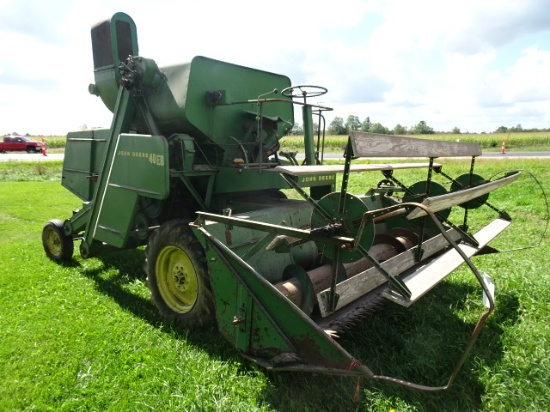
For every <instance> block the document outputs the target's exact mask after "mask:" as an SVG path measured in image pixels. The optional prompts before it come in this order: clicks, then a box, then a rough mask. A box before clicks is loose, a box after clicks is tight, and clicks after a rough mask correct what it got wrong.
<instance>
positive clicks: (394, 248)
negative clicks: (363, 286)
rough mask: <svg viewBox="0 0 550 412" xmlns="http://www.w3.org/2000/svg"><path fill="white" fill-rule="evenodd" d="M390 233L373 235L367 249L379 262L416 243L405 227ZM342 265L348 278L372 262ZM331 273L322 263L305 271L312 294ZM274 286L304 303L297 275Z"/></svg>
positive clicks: (327, 282)
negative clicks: (372, 240)
mask: <svg viewBox="0 0 550 412" xmlns="http://www.w3.org/2000/svg"><path fill="white" fill-rule="evenodd" d="M391 233H392V234H393V236H391V235H382V236H377V237H375V239H374V244H373V245H372V246H371V248H370V249H369V254H370V255H371V256H372V257H373V258H374V259H376V260H377V261H379V262H383V261H385V260H388V259H390V258H392V257H394V256H396V255H398V254H399V253H401V252H403V251H405V250H407V249H410V248H412V247H414V246H415V245H416V244H417V239H416V237H415V235H414V233H413V232H411V231H409V230H407V229H402V228H396V229H394V230H393V231H392V232H391ZM343 266H344V270H345V276H346V278H348V279H349V278H350V277H352V276H355V275H357V274H359V273H361V272H363V271H365V270H367V269H369V268H371V267H372V266H373V264H372V263H371V262H370V261H369V260H367V259H365V258H361V259H359V260H357V261H355V262H351V263H345V264H344V265H343ZM333 273H334V269H333V267H332V265H331V264H327V265H323V266H320V267H318V268H315V269H312V270H310V271H308V272H307V276H308V277H309V279H310V280H311V284H312V285H313V293H314V294H317V293H319V292H321V291H323V290H325V289H327V288H329V287H330V284H331V279H332V275H333ZM275 288H276V289H277V290H279V292H281V293H282V294H283V295H284V296H286V297H287V298H288V299H289V300H290V301H291V302H293V303H294V304H295V305H296V306H298V307H302V306H303V305H304V302H305V300H306V296H305V295H304V291H303V287H302V282H301V281H300V280H299V279H298V278H297V277H293V278H291V279H288V280H285V281H283V282H279V283H277V284H276V285H275Z"/></svg>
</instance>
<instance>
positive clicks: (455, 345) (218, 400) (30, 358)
mask: <svg viewBox="0 0 550 412" xmlns="http://www.w3.org/2000/svg"><path fill="white" fill-rule="evenodd" d="M477 166H478V167H477V171H478V173H480V174H482V175H483V176H485V177H490V176H492V175H494V174H496V173H498V172H500V171H501V170H502V169H504V168H507V169H525V170H530V171H531V172H533V173H534V175H535V176H536V177H537V178H538V179H539V181H541V182H543V184H544V190H545V191H546V193H550V186H549V185H548V182H549V181H550V168H549V167H548V161H546V160H517V161H516V160H506V162H505V163H503V162H502V161H499V162H497V161H490V160H483V159H480V160H478V162H477ZM464 169H466V170H467V164H466V163H465V162H463V161H455V162H450V164H449V165H448V166H445V167H444V171H447V172H448V173H449V174H451V175H453V176H454V175H456V174H458V173H461V172H460V171H459V170H464ZM60 172H61V164H60V163H56V162H52V163H49V162H48V163H47V164H46V163H45V164H41V165H38V164H27V163H17V164H16V163H11V164H10V163H4V164H2V163H0V256H1V257H2V264H1V266H0V291H1V294H0V333H1V339H0V400H1V402H0V411H79V410H86V411H106V410H109V411H129V410H132V411H151V410H153V411H275V410H278V411H354V410H367V411H390V410H392V409H393V410H395V411H474V410H475V411H546V410H550V373H549V372H548V371H550V305H549V302H550V253H549V251H550V250H549V248H548V243H547V242H546V243H543V244H542V245H541V246H540V247H538V248H534V249H527V250H522V251H513V252H507V253H503V254H496V255H485V256H479V257H476V258H475V260H474V261H475V263H476V265H477V266H478V268H479V269H480V270H484V271H486V272H487V273H489V274H490V275H491V276H492V277H493V279H494V280H495V283H496V287H497V295H496V311H495V313H494V314H492V315H491V317H490V318H489V319H488V321H487V323H486V326H485V328H484V329H483V331H482V332H481V336H480V338H479V340H478V342H477V343H476V345H475V346H474V348H473V350H472V352H471V354H470V356H469V357H468V359H467V361H466V363H465V364H464V366H463V368H462V370H461V372H460V374H459V375H458V378H457V380H456V381H455V383H454V385H453V386H452V387H451V388H450V389H449V390H448V391H446V392H441V393H423V392H418V391H414V390H409V389H404V388H400V387H397V386H394V385H391V384H385V383H376V382H369V381H367V380H365V379H363V380H361V398H360V400H359V402H358V403H354V401H353V394H354V392H355V385H356V382H355V379H349V378H339V377H330V376H323V375H313V374H299V373H269V372H266V371H265V370H263V369H261V368H258V367H256V366H255V365H253V364H251V363H250V362H248V361H247V360H245V359H244V358H242V357H241V356H240V355H239V354H238V353H237V352H236V351H235V350H234V349H233V348H232V347H231V346H230V345H229V344H228V343H226V342H225V341H224V340H223V339H222V338H221V337H220V336H219V335H218V334H217V331H216V330H215V329H214V328H212V329H209V330H202V331H188V330H179V331H178V330H175V329H174V328H173V325H171V324H170V323H167V322H166V321H164V320H163V319H162V318H160V317H159V315H158V313H157V310H156V308H155V307H154V306H153V305H152V303H151V302H150V300H149V291H148V290H147V288H146V285H145V274H144V272H143V269H142V263H143V253H142V251H141V250H134V251H123V252H118V253H114V254H111V255H107V256H104V257H102V258H92V259H88V260H83V259H81V258H80V257H79V256H75V259H74V260H73V262H72V263H71V264H69V265H66V266H60V265H57V264H55V263H53V262H51V261H50V260H48V259H47V258H46V257H45V255H44V252H43V250H42V246H41V241H40V233H41V230H42V226H43V225H44V223H45V222H46V221H48V220H49V219H53V218H59V219H64V218H67V217H68V216H70V213H71V211H72V210H73V209H76V208H79V207H80V203H79V201H78V199H77V198H76V197H74V196H73V195H72V194H70V193H69V192H68V191H67V190H65V189H63V188H62V187H61V185H60V183H59V177H60ZM357 176H358V175H357ZM422 178H423V177H422V175H421V174H420V172H414V173H413V172H411V173H407V174H406V175H405V176H404V177H403V180H405V181H406V182H409V183H410V182H414V181H416V180H419V179H422ZM377 179H378V177H377ZM375 183H376V180H375V179H372V178H371V177H370V176H369V177H365V180H362V178H356V177H355V176H353V178H352V180H351V181H350V189H351V191H352V192H355V193H357V192H360V191H362V192H364V191H365V188H368V187H370V186H371V185H373V184H375ZM491 202H492V203H494V204H495V205H497V206H498V207H501V208H503V209H505V210H506V211H508V212H509V213H510V214H511V215H512V217H513V219H514V223H513V224H512V226H511V227H510V228H509V229H508V230H507V231H506V232H505V233H504V234H503V235H502V236H501V237H499V238H498V239H497V240H496V242H495V245H496V246H497V247H499V248H500V249H502V250H507V249H511V248H515V247H518V246H529V245H532V244H535V243H538V241H539V239H540V236H541V234H542V233H543V231H544V229H545V219H546V218H547V215H546V209H545V206H544V200H543V198H542V196H541V192H540V189H539V187H538V186H537V185H536V184H535V182H534V180H533V179H531V178H530V177H529V175H528V174H527V173H526V174H524V175H523V176H522V177H521V178H520V180H519V181H518V182H516V183H515V184H513V185H511V186H509V187H506V188H504V189H503V190H501V191H499V192H498V193H495V196H494V197H492V198H491ZM472 214H473V213H472ZM486 219H488V216H487V215H486V214H482V216H481V217H480V218H479V219H477V220H479V221H478V222H477V223H482V221H484V220H486ZM471 221H472V223H476V218H474V217H473V216H472V217H471ZM482 311H483V308H482V306H481V292H480V288H479V285H476V282H475V281H474V280H473V276H472V275H471V273H470V272H469V271H468V270H467V269H466V268H461V269H459V270H458V271H457V272H455V273H454V274H452V275H451V276H450V277H449V278H448V280H446V281H445V282H443V283H442V284H440V285H439V286H438V287H436V288H435V289H434V290H433V292H432V293H430V294H429V295H428V296H426V297H425V298H424V299H422V300H421V301H420V302H418V303H417V304H415V305H413V307H411V308H410V309H404V308H401V307H399V306H396V305H394V304H392V303H387V304H384V305H383V306H382V307H381V308H380V310H379V311H377V312H375V313H374V314H373V315H372V316H370V317H368V318H366V319H365V320H363V321H362V322H361V323H359V324H357V325H356V326H355V328H354V329H353V330H352V331H351V332H350V333H348V334H346V335H344V336H343V337H342V338H341V339H340V342H341V344H342V346H344V347H345V348H346V349H348V350H349V351H350V352H351V353H353V354H354V356H356V357H357V358H359V359H361V361H362V362H363V363H365V364H367V365H369V366H370V367H371V368H372V369H373V370H374V371H375V372H378V373H383V374H386V375H391V376H397V377H401V378H404V379H407V380H412V381H415V382H418V383H423V384H434V385H441V384H444V383H445V382H446V379H447V378H448V375H449V373H450V371H451V370H452V368H453V366H454V363H455V362H456V360H457V359H458V357H459V355H460V354H461V352H462V350H463V348H464V345H465V343H466V341H467V340H468V337H469V335H470V334H471V332H472V330H473V328H474V325H475V322H476V321H477V318H478V317H479V315H480V314H481V313H482Z"/></svg>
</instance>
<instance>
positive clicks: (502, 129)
mask: <svg viewBox="0 0 550 412" xmlns="http://www.w3.org/2000/svg"><path fill="white" fill-rule="evenodd" d="M507 131H508V128H507V127H506V126H499V128H498V129H497V130H495V133H506V132H507Z"/></svg>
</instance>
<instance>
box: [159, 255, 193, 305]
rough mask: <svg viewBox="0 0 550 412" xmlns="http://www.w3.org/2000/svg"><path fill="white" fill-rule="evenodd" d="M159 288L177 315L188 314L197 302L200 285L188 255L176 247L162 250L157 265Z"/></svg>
mask: <svg viewBox="0 0 550 412" xmlns="http://www.w3.org/2000/svg"><path fill="white" fill-rule="evenodd" d="M155 273H156V277H157V286H158V289H159V292H160V294H161V295H162V298H163V300H164V302H165V303H166V304H167V305H168V307H169V308H170V309H172V310H173V311H174V312H177V313H187V312H189V311H190V310H191V309H192V308H193V305H194V304H195V302H196V301H197V296H198V290H199V284H198V279H197V272H196V271H195V267H194V266H193V263H192V262H191V259H189V256H188V255H187V253H185V252H184V251H183V250H182V249H180V248H179V247H176V246H167V247H165V248H164V249H162V250H161V252H160V253H159V255H158V258H157V261H156V264H155Z"/></svg>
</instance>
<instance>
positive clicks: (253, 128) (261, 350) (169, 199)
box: [42, 13, 519, 390]
mask: <svg viewBox="0 0 550 412" xmlns="http://www.w3.org/2000/svg"><path fill="white" fill-rule="evenodd" d="M91 33H92V45H93V60H94V73H95V84H92V85H90V87H89V91H90V93H92V94H94V95H97V96H99V97H100V98H101V100H102V101H103V103H104V104H105V105H106V106H107V107H108V108H109V110H111V111H112V112H113V120H112V124H111V127H110V128H109V129H96V130H89V131H80V132H73V133H69V134H68V136H67V146H66V152H65V161H64V165H63V177H62V185H63V186H64V187H65V188H67V189H68V190H70V191H71V192H72V193H74V194H75V195H76V196H78V197H79V198H80V199H82V202H83V203H82V208H81V209H80V210H78V211H75V212H74V213H73V214H72V216H70V217H69V218H67V219H66V220H65V221H60V220H51V221H49V222H48V223H47V224H46V225H45V226H44V230H43V233H42V241H43V245H44V249H45V251H46V254H47V255H48V256H49V257H50V258H52V259H54V260H56V261H60V262H61V261H66V260H70V259H71V258H72V255H73V242H74V241H75V240H78V241H79V242H80V254H81V255H82V257H83V258H89V257H92V256H98V255H101V254H103V253H106V252H108V251H112V250H118V249H127V248H137V247H139V246H142V245H147V247H146V249H145V259H146V265H145V267H146V272H147V284H148V286H149V288H150V289H151V294H152V300H153V301H154V303H155V304H156V305H157V306H158V308H159V310H160V312H161V313H162V315H164V316H167V317H171V318H174V319H175V320H176V321H177V323H178V324H179V325H181V327H201V326H203V325H208V324H211V323H213V322H215V323H216V324H217V327H218V329H219V331H220V333H221V334H222V335H223V336H224V337H225V338H226V339H227V340H228V341H229V342H230V343H231V344H233V345H234V347H235V348H237V350H239V351H240V352H241V353H242V354H243V355H244V356H246V357H247V358H249V359H250V360H252V361H254V362H257V363H258V364H260V365H262V366H264V367H266V368H268V369H272V370H295V371H314V372H323V373H331V374H347V375H352V376H365V377H368V378H371V379H379V380H388V381H392V382H395V383H399V384H403V385H408V386H412V387H416V388H420V389H431V390H437V389H444V388H446V387H447V386H448V385H449V384H450V383H451V382H452V380H453V379H454V377H455V375H456V372H457V371H458V369H459V368H460V366H461V364H462V362H463V361H464V358H465V356H466V354H467V352H468V350H469V348H470V347H471V345H472V344H473V341H474V340H475V338H476V337H477V335H478V333H479V327H480V326H481V324H482V323H483V321H484V319H485V317H486V316H487V315H488V314H489V313H490V312H491V311H492V310H493V306H494V305H493V298H492V296H491V283H490V281H489V280H488V278H487V277H485V276H484V275H482V274H481V273H480V272H479V271H478V270H477V269H476V268H475V266H474V265H473V263H472V261H471V259H470V258H471V257H472V256H473V255H476V254H479V253H488V252H492V251H494V249H492V248H490V247H488V246H487V244H488V243H489V242H490V241H491V240H492V239H493V238H495V237H496V236H497V235H498V234H499V233H500V232H502V231H503V230H504V229H505V228H506V227H507V226H508V225H509V224H510V220H511V219H510V217H509V216H508V215H507V214H506V213H505V212H503V211H500V210H498V209H497V208H496V207H495V206H493V205H491V204H490V203H489V200H488V197H489V193H490V192H491V191H493V190H495V189H498V188H500V187H502V186H504V185H507V184H509V183H511V182H512V181H514V180H515V179H517V178H518V176H519V173H513V174H509V175H506V176H504V177H502V178H499V179H497V180H492V181H488V180H485V179H484V178H482V177H481V176H479V175H478V174H476V173H475V172H474V163H475V159H476V157H477V156H479V155H481V150H480V147H479V146H478V145H477V144H471V143H458V142H457V143H455V142H438V141H429V140H423V139H415V138H409V137H401V136H386V135H378V134H370V133H360V132H353V133H351V135H350V137H349V142H348V145H347V147H346V149H345V153H344V161H343V162H342V163H343V164H342V165H324V164H323V163H324V162H323V153H324V149H323V140H324V133H323V131H322V129H324V128H323V127H322V126H323V124H324V117H323V113H324V112H325V111H328V110H331V109H330V108H328V107H324V106H320V105H317V104H312V102H311V99H312V98H314V97H316V96H319V95H321V94H324V93H326V89H324V88H322V87H318V86H299V85H298V86H296V85H292V84H291V82H290V80H289V79H288V78H287V77H286V76H282V75H278V74H273V73H269V72H265V71H261V70H255V69H250V68H247V67H242V66H237V65H234V64H229V63H225V62H221V61H216V60H212V59H209V58H205V57H195V58H194V59H193V60H192V61H191V62H190V63H186V64H181V65H176V66H171V67H163V68H159V67H158V66H157V65H156V63H155V62H154V61H153V60H151V59H148V58H144V57H140V56H139V53H138V43H137V35H136V27H135V24H134V22H133V20H132V19H131V18H130V17H129V16H127V15H126V14H123V13H117V14H115V15H114V16H113V17H112V18H111V19H110V20H107V21H104V22H102V23H99V24H98V25H96V26H95V27H93V28H92V31H91ZM295 106H299V107H301V111H302V114H303V117H302V119H301V120H302V121H303V125H304V132H305V136H304V154H305V157H304V160H303V161H301V160H298V158H297V156H296V154H295V153H283V152H280V151H279V149H280V148H279V140H280V139H281V138H282V137H283V136H284V135H285V134H286V133H287V132H288V131H289V130H290V129H291V128H292V126H293V124H294V107H295ZM314 120H316V121H318V122H319V124H320V125H321V127H320V129H321V131H320V132H316V131H315V130H314V129H315V128H314ZM459 156H460V157H469V158H471V167H470V168H469V170H466V171H465V173H464V174H462V175H460V176H457V177H451V176H449V175H448V174H447V173H446V172H445V171H444V167H443V166H442V165H441V164H440V163H436V162H435V160H436V159H437V158H447V157H459ZM360 157H369V158H382V159H383V158H389V157H391V158H404V159H416V158H423V159H424V160H423V161H422V162H415V163H395V164H379V163H371V164H354V162H353V161H354V160H355V159H356V158H360ZM413 168H416V169H418V168H420V169H424V170H425V176H426V177H425V180H422V181H419V182H417V183H414V184H412V185H407V184H405V183H403V182H402V180H403V179H402V178H401V175H403V174H406V172H407V170H410V169H413ZM357 173H371V174H380V184H379V185H378V186H377V187H375V188H365V190H364V191H363V192H362V193H360V194H356V195H353V194H351V193H349V192H348V183H349V181H350V179H352V178H353V176H354V174H357ZM435 175H437V176H438V177H443V178H445V179H446V180H447V181H448V185H447V187H445V186H444V185H442V184H440V183H437V182H436V181H435V180H434V179H433V178H434V176H435ZM337 182H338V184H337ZM282 190H293V191H294V192H296V193H297V196H292V197H295V198H298V199H302V200H292V199H289V198H287V196H286V195H285V192H283V191H282ZM286 193H288V191H287V192H286ZM456 207H459V208H461V210H463V216H462V217H461V218H460V222H459V223H453V222H452V221H451V220H450V212H451V209H454V208H456ZM480 207H483V208H490V209H492V210H493V211H494V213H495V219H494V220H493V221H492V223H490V224H488V225H487V226H485V227H484V228H480V229H476V230H472V229H471V228H470V227H469V226H470V225H469V221H468V216H469V215H468V213H469V212H470V211H473V210H475V209H477V208H480ZM463 262H466V263H467V265H468V266H469V267H470V268H471V270H472V273H473V275H474V276H475V277H476V278H477V280H478V281H479V284H480V287H481V288H482V289H483V291H484V292H485V293H486V295H487V301H488V305H487V306H488V311H487V313H485V314H484V315H483V316H482V318H481V319H480V322H479V324H478V327H476V329H475V330H474V332H473V334H472V338H471V340H470V342H469V343H468V344H467V345H466V350H465V354H464V356H463V357H462V358H461V360H460V361H459V362H458V363H457V367H456V369H455V371H453V373H452V374H451V378H450V379H449V382H448V384H447V385H446V386H444V387H436V388H428V387H424V386H419V385H414V384H410V383H406V382H403V381H401V380H399V379H395V378H390V377H385V376H378V375H376V374H375V373H374V372H372V371H371V370H370V369H369V368H368V366H367V363H368V362H363V363H361V362H359V361H358V360H357V359H355V358H354V357H353V356H352V355H351V354H350V353H348V352H347V351H346V350H345V349H344V348H343V347H341V346H340V345H339V344H338V343H337V341H336V336H335V335H336V334H337V333H339V332H343V331H344V329H345V328H346V327H348V326H349V325H350V324H352V323H353V322H355V321H356V320H357V319H359V318H360V317H361V316H362V315H363V314H364V313H365V312H367V311H369V310H371V309H372V308H373V306H374V305H375V304H376V303H378V302H379V301H380V300H381V299H390V300H392V301H394V302H396V303H397V304H400V305H404V306H409V305H412V304H413V303H415V302H416V301H417V300H418V299H419V298H421V297H422V296H423V295H424V294H426V293H427V292H428V291H429V290H430V289H431V288H432V287H434V286H435V285H437V284H438V283H439V282H440V281H442V280H443V279H444V278H445V277H446V276H447V275H448V274H449V273H451V272H452V271H454V270H455V269H456V268H457V267H458V266H459V265H461V264H462V263H463Z"/></svg>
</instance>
